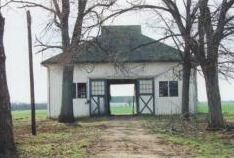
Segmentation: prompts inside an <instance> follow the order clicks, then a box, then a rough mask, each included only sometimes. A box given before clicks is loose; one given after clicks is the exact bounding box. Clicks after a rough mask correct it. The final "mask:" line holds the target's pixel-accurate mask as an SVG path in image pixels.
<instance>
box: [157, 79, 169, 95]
mask: <svg viewBox="0 0 234 158" xmlns="http://www.w3.org/2000/svg"><path fill="white" fill-rule="evenodd" d="M161 83H164V84H165V83H166V84H167V86H166V87H167V95H165V96H164V95H161ZM163 88H164V87H163ZM159 97H160V98H164V97H169V91H168V81H159Z"/></svg>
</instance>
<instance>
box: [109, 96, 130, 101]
mask: <svg viewBox="0 0 234 158" xmlns="http://www.w3.org/2000/svg"><path fill="white" fill-rule="evenodd" d="M132 101H133V96H112V97H111V102H112V103H131V102H132Z"/></svg>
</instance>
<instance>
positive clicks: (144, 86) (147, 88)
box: [140, 80, 153, 94]
mask: <svg viewBox="0 0 234 158" xmlns="http://www.w3.org/2000/svg"><path fill="white" fill-rule="evenodd" d="M152 92H153V81H152V80H140V93H141V94H149V93H152Z"/></svg>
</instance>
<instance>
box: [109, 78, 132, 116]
mask: <svg viewBox="0 0 234 158" xmlns="http://www.w3.org/2000/svg"><path fill="white" fill-rule="evenodd" d="M135 85H136V82H135V80H110V81H108V87H109V113H110V115H135V114H136V95H135V94H136V91H135Z"/></svg>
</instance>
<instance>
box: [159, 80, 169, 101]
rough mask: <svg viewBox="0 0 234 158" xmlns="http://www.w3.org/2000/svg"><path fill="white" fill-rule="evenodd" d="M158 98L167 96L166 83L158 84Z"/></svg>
mask: <svg viewBox="0 0 234 158" xmlns="http://www.w3.org/2000/svg"><path fill="white" fill-rule="evenodd" d="M159 96H160V97H167V96H168V81H160V82H159Z"/></svg>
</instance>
